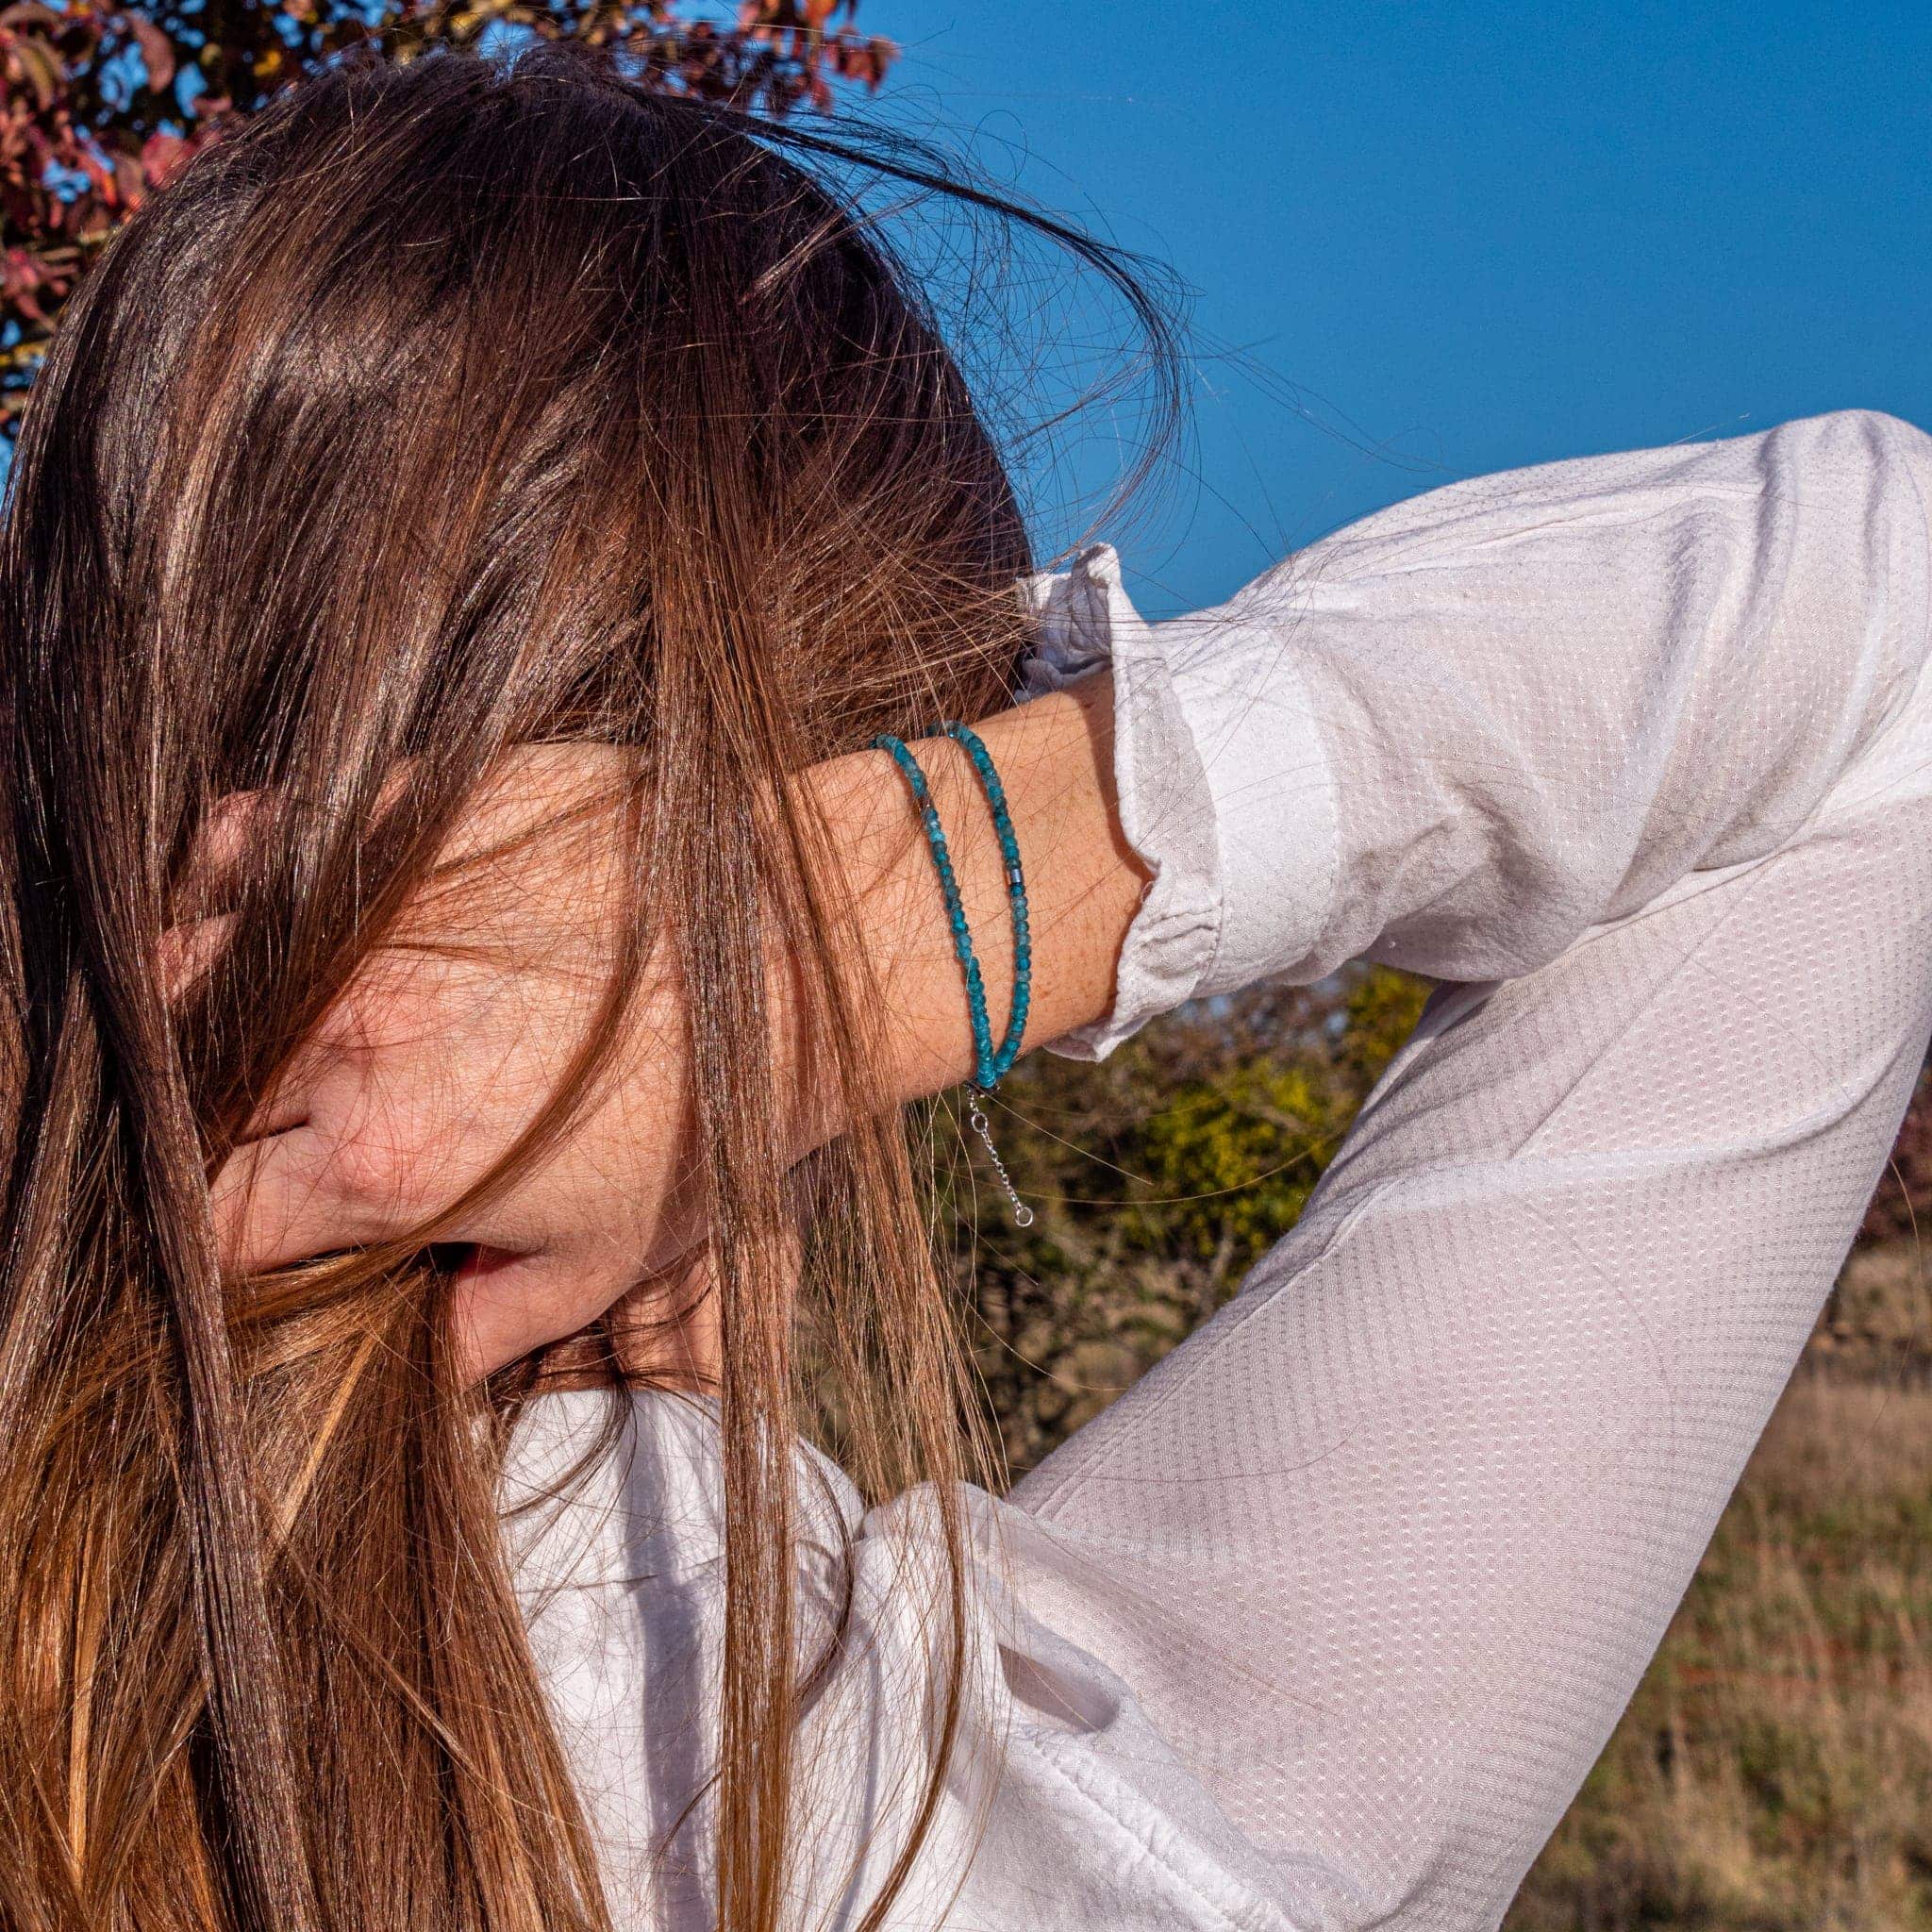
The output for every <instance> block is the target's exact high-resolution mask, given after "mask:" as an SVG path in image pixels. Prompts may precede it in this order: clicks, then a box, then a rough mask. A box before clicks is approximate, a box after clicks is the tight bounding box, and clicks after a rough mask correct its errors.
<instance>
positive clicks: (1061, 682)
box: [1019, 543, 1223, 1060]
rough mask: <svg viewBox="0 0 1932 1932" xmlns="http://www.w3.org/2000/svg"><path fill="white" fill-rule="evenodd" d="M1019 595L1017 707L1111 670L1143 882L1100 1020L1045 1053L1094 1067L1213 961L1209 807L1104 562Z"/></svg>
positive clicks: (1190, 749) (1143, 638) (1127, 819)
mask: <svg viewBox="0 0 1932 1932" xmlns="http://www.w3.org/2000/svg"><path fill="white" fill-rule="evenodd" d="M1021 589H1022V591H1023V593H1024V596H1025V598H1026V600H1027V603H1028V605H1029V607H1030V608H1031V609H1032V611H1033V614H1034V617H1035V619H1036V620H1037V622H1038V624H1039V625H1040V641H1039V643H1038V644H1037V646H1036V647H1035V650H1034V652H1033V654H1032V655H1031V656H1030V657H1029V658H1027V659H1026V662H1025V664H1024V667H1023V683H1022V687H1021V690H1020V692H1019V696H1020V698H1021V699H1022V700H1023V701H1024V700H1025V699H1027V698H1033V697H1040V696H1041V695H1043V694H1044V693H1045V692H1047V691H1060V690H1063V689H1064V688H1065V687H1066V686H1068V685H1070V684H1072V683H1074V681H1075V680H1077V679H1079V678H1082V677H1086V676H1090V675H1092V674H1093V673H1095V672H1098V671H1102V670H1105V669H1107V668H1108V666H1109V665H1110V666H1111V667H1112V670H1113V725H1114V782H1115V786H1116V789H1117V791H1118V793H1119V798H1120V817H1121V829H1122V830H1123V831H1124V833H1125V835H1126V839H1127V842H1128V844H1129V845H1131V846H1132V847H1133V849H1134V851H1135V853H1136V854H1137V855H1138V856H1139V858H1140V859H1141V863H1142V864H1143V865H1145V866H1146V868H1147V871H1148V873H1149V874H1150V875H1151V876H1150V878H1149V881H1148V884H1147V887H1146V890H1145V891H1144V893H1143V894H1142V896H1141V907H1140V910H1139V911H1137V912H1136V913H1135V915H1134V920H1133V924H1131V925H1130V926H1129V927H1128V929H1127V937H1126V942H1125V944H1124V946H1123V948H1122V950H1121V957H1120V964H1119V966H1118V968H1117V969H1116V973H1115V981H1114V1003H1113V1008H1112V1010H1111V1011H1110V1012H1109V1013H1108V1014H1107V1016H1106V1017H1105V1018H1104V1019H1100V1020H1096V1021H1094V1022H1093V1023H1092V1024H1090V1025H1086V1026H1082V1027H1079V1028H1077V1029H1076V1030H1075V1031H1074V1032H1072V1033H1069V1034H1066V1035H1065V1036H1064V1037H1062V1038H1061V1039H1059V1040H1056V1041H1049V1042H1048V1047H1049V1050H1050V1051H1051V1052H1054V1053H1058V1054H1063V1055H1065V1056H1066V1057H1067V1058H1070V1059H1083V1060H1097V1059H1103V1058H1106V1057H1107V1055H1108V1054H1109V1053H1111V1052H1112V1051H1113V1049H1114V1048H1115V1047H1116V1046H1118V1045H1119V1044H1120V1043H1121V1041H1124V1040H1125V1039H1127V1038H1129V1037H1130V1036H1131V1035H1132V1034H1134V1033H1136V1032H1138V1031H1139V1030H1140V1029H1141V1027H1142V1026H1144V1025H1145V1024H1147V1022H1148V1021H1149V1020H1151V1019H1153V1018H1154V1016H1155V1015H1156V1014H1157V1013H1165V1012H1167V1011H1169V1010H1170V1009H1172V1008H1174V1007H1177V1006H1179V1005H1180V1004H1181V1002H1182V1001H1183V1000H1186V999H1188V998H1190V997H1191V996H1192V994H1193V993H1194V991H1196V989H1197V988H1199V987H1200V985H1201V983H1202V981H1203V978H1204V977H1205V975H1206V974H1207V973H1208V968H1209V966H1210V965H1211V964H1212V962H1213V960H1214V957H1215V954H1216V951H1217V949H1218V945H1219V941H1220V936H1221V915H1222V903H1223V895H1222V866H1221V852H1220V845H1219V841H1218V839H1217V836H1216V831H1215V811H1214V800H1213V796H1212V793H1211V792H1210V791H1209V790H1208V774H1207V773H1206V771H1205V770H1204V769H1203V767H1202V763H1201V758H1200V754H1199V752H1198V751H1197V750H1196V748H1195V744H1194V739H1193V734H1192V732H1191V729H1190V728H1189V724H1188V720H1187V717H1186V715H1185V713H1184V711H1183V709H1182V707H1181V703H1180V699H1179V697H1178V696H1177V694H1176V692H1175V691H1174V681H1173V679H1172V677H1171V676H1170V675H1169V671H1168V666H1167V662H1166V660H1165V658H1163V657H1162V655H1161V652H1160V647H1159V643H1158V639H1157V638H1156V635H1155V633H1154V631H1153V630H1152V629H1151V628H1150V627H1149V626H1148V625H1146V624H1145V623H1144V622H1143V621H1142V619H1141V614H1140V612H1139V611H1137V610H1136V609H1135V608H1134V607H1133V605H1132V604H1131V603H1129V602H1128V600H1127V595H1126V592H1125V591H1124V590H1123V589H1122V587H1121V567H1120V559H1119V558H1118V557H1116V556H1115V554H1114V552H1113V550H1112V549H1111V548H1110V547H1109V546H1108V545H1107V544H1105V543H1101V544H1096V545H1094V546H1093V548H1091V549H1090V550H1087V551H1084V552H1083V553H1082V554H1081V555H1080V556H1079V557H1078V558H1075V559H1074V564H1073V567H1072V568H1071V569H1070V570H1067V571H1063V572H1058V573H1053V574H1041V575H1038V576H1035V577H1032V578H1029V579H1027V580H1026V581H1025V582H1024V583H1023V585H1022V586H1021Z"/></svg>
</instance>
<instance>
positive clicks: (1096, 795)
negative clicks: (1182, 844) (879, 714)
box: [805, 673, 1146, 1102]
mask: <svg viewBox="0 0 1932 1932" xmlns="http://www.w3.org/2000/svg"><path fill="white" fill-rule="evenodd" d="M974 728H975V730H976V731H977V732H978V735H979V737H980V738H981V740H982V741H983V742H984V743H985V745H986V748H987V750H988V752H989V753H990V754H991V758H992V761H993V764H994V766H995V767H996V768H997V770H998V773H999V775H1000V781H1001V784H1002V786H1003V788H1004V790H1005V793H1006V802H1007V809H1008V814H1009V817H1010V819H1011V822H1012V826H1013V830H1014V833H1015V835H1016V837H1017V839H1018V841H1019V846H1020V856H1021V863H1022V867H1023V869H1024V874H1025V884H1026V899H1027V904H1028V908H1029V914H1030V922H1029V923H1030V929H1031V937H1032V954H1033V958H1032V997H1031V1004H1030V1008H1029V1012H1028V1018H1027V1027H1026V1037H1025V1045H1026V1046H1027V1047H1029V1048H1030V1047H1033V1046H1038V1045H1041V1044H1044V1043H1045V1042H1046V1041H1050V1040H1056V1039H1058V1038H1060V1037H1061V1036H1062V1035H1064V1034H1067V1033H1070V1032H1072V1031H1073V1030H1074V1029H1075V1028H1076V1027H1079V1026H1082V1025H1085V1024H1088V1023H1089V1022H1090V1021H1092V1020H1096V1019H1099V1018H1101V1017H1102V1016H1103V1015H1105V1014H1106V1012H1107V1011H1108V1008H1110V1007H1111V1005H1112V1001H1113V990H1114V972H1115V967H1116V964H1117V962H1118V960H1119V958H1120V952H1121V946H1122V943H1123V941H1124V938H1125V936H1126V931H1127V928H1128V926H1129V925H1130V924H1132V921H1133V917H1134V912H1135V910H1136V908H1138V907H1139V905H1140V902H1141V894H1142V892H1143V891H1144V890H1145V885H1146V874H1145V871H1144V869H1143V868H1142V867H1141V864H1140V861H1139V860H1138V858H1136V857H1135V855H1134V853H1133V851H1132V849H1131V848H1130V847H1129V846H1128V844H1127V842H1126V840H1125V837H1124V834H1123V833H1122V831H1121V828H1120V819H1119V811H1118V801H1117V799H1116V795H1115V791H1114V779H1113V690H1112V680H1111V677H1110V676H1109V675H1107V674H1104V673H1103V674H1101V675H1096V676H1094V677H1091V678H1086V679H1082V680H1081V681H1080V682H1079V683H1077V684H1075V685H1074V686H1071V687H1069V688H1068V689H1066V690H1064V691H1056V692H1054V693H1052V694H1051V695H1048V696H1045V697H1041V698H1037V699H1034V700H1032V701H1031V702H1029V703H1027V704H1024V705H1019V706H1015V707H1014V708H1011V709H1009V710H1006V711H1002V712H1000V713H998V714H997V715H996V716H994V717H991V718H988V719H984V720H981V721H979V722H978V723H977V724H975V727H974ZM912 749H913V751H914V753H915V755H916V756H917V758H918V759H919V762H920V764H921V766H922V767H923V768H924V773H925V775H926V781H927V784H928V786H929V787H930V790H931V795H932V802H933V805H934V807H935V808H936V809H937V810H938V812H939V815H940V820H941V824H943V826H944V828H945V836H946V843H947V846H948V849H949V852H950V855H951V858H952V864H953V870H954V874H955V877H956V879H957V881H958V891H959V897H960V901H961V904H962V907H963V909H964V911H965V915H966V921H967V924H968V927H969V929H970V931H971V933H972V937H973V946H974V953H975V955H976V957H977V958H978V961H979V966H980V972H981V974H982V976H983V979H984V982H985V988H986V1001H987V1008H988V1020H989V1022H990V1024H991V1029H992V1033H993V1037H994V1038H995V1039H999V1038H1001V1037H1003V1036H1004V1033H1005V1031H1006V1027H1007V1024H1008V1018H1009V1015H1010V1008H1011V998H1012V992H1013V978H1014V975H1013V929H1012V919H1011V912H1010V908H1009V906H1008V888H1007V876H1006V864H1005V860H1004V858H1003V856H1002V854H1001V850H1000V842H999V838H998V835H997V832H996V830H995V828H994V824H993V821H992V815H991V811H990V809H989V808H988V805H987V801H986V797H985V794H984V791H982V789H981V786H980V783H979V780H978V778H977V776H976V775H975V774H974V770H973V766H972V763H971V761H970V759H969V758H968V757H967V754H966V753H965V751H964V750H963V749H962V748H961V747H960V746H959V745H958V744H957V743H955V742H954V741H951V740H950V739H945V738H928V739H922V740H919V741H916V742H915V743H914V744H913V746H912ZM805 783H806V784H807V786H808V789H809V791H810V794H811V801H812V803H813V805H814V806H815V807H816V808H817V809H818V810H819V811H820V812H821V813H822V814H823V816H824V823H825V824H826V827H827V830H828V832H829V834H830V838H831V842H832V846H833V849H834V852H835V854H836V856H837V860H838V863H839V866H840V869H841V874H842V876H843V878H844V880H845V881H846V884H847V890H848V891H849V892H850V894H851V899H852V904H853V907H854V909H855V912H856V915H857V923H858V931H859V943H860V944H861V945H862V947H863V949H864V952H865V964H866V967H867V969H868V974H867V976H868V977H869V980H870V983H871V985H872V986H873V987H874V988H875V989H876V991H877V994H878V997H879V1000H880V1017H881V1021H882V1026H881V1034H882V1040H881V1044H882V1047H883V1051H884V1056H885V1061H886V1064H885V1066H884V1068H883V1069H882V1072H883V1074H884V1079H885V1083H886V1086H887V1088H888V1093H887V1095H886V1096H885V1097H887V1098H889V1099H890V1100H891V1101H895V1102H904V1101H908V1100H914V1099H918V1098H920V1097H922V1096H923V1095H925V1094H928V1093H934V1092H937V1091H941V1089H943V1088H946V1087H950V1086H953V1085H955V1084H956V1083H958V1081H961V1080H964V1079H966V1078H968V1077H970V1075H971V1074H972V1073H973V1070H974V1054H973V1037H972V1031H971V1025H970V1022H969V1018H968V1009H967V1001H966V992H965V987H964V983H963V979H962V976H961V973H960V968H959V962H958V958H957V957H956V955H955V952H954V941H953V931H952V925H951V922H950V919H949V917H948V914H947V908H946V905H945V901H944V897H943V894H942V892H941V887H940V882H939V875H938V873H937V871H936V869H935V867H934V864H933V860H932V856H931V854H930V852H929V850H928V848H927V845H926V841H925V840H924V837H923V836H922V833H921V829H920V825H919V822H918V817H917V813H916V810H915V808H914V806H913V803H912V799H911V794H910V792H909V791H908V788H907V785H906V781H905V779H904V777H903V776H902V775H901V774H900V773H899V771H898V770H897V769H896V767H895V766H894V764H893V762H892V760H891V757H890V756H889V755H888V754H887V753H885V752H883V751H869V752H859V753H855V754H852V755H851V756H848V757H846V758H837V759H833V760H830V761H828V762H827V763H826V764H824V765H821V766H817V767H814V768H813V770H812V771H811V772H810V773H808V774H806V779H805ZM861 983H863V982H861Z"/></svg>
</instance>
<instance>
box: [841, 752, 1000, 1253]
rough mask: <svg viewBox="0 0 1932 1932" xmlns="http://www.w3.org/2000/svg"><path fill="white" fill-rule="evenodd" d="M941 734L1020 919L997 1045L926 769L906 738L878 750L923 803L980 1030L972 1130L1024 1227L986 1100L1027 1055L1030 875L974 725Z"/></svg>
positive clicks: (969, 1003) (971, 1011)
mask: <svg viewBox="0 0 1932 1932" xmlns="http://www.w3.org/2000/svg"><path fill="white" fill-rule="evenodd" d="M938 735H939V736H941V737H944V738H950V739H951V740H952V741H954V742H955V743H956V744H958V746H959V748H960V749H961V750H962V751H964V752H965V754H966V756H967V758H968V759H969V760H970V761H971V763H972V766H973V770H974V775H975V776H976V777H977V778H978V780H979V786H980V790H981V791H984V792H985V794H986V804H987V809H988V810H989V811H990V812H991V814H992V824H993V830H994V832H995V833H996V834H997V836H998V838H999V843H1000V858H1001V861H1002V864H1003V865H1004V867H1005V872H1006V882H1007V906H1008V911H1009V912H1010V914H1011V916H1012V922H1013V1002H1012V1009H1011V1013H1010V1015H1009V1017H1008V1022H1007V1034H1006V1038H1005V1039H1004V1040H1002V1041H1000V1043H999V1045H998V1046H997V1047H995V1046H994V1045H993V1041H992V1022H991V1018H990V1017H989V1016H988V1013H987V1007H986V982H985V980H984V979H983V978H982V976H981V974H980V971H979V959H978V956H977V955H976V954H975V953H974V949H973V932H972V928H971V927H970V926H969V925H968V924H967V923H966V906H965V902H964V901H963V900H962V899H961V898H960V896H959V881H958V877H957V876H956V875H955V874H954V871H953V856H952V854H951V852H950V851H949V850H948V849H947V846H946V833H945V827H944V826H943V825H942V824H941V823H940V814H939V808H938V807H937V806H936V805H934V804H933V802H932V789H931V787H930V786H928V785H927V783H926V782H925V773H924V770H922V769H921V766H920V763H919V760H918V759H917V758H914V757H913V755H912V752H911V750H910V748H909V747H908V745H907V743H906V741H904V740H903V739H899V738H894V737H892V736H891V735H890V734H889V733H885V732H881V733H880V734H879V736H877V737H876V738H874V740H873V741H872V743H873V748H874V750H876V751H883V752H887V753H890V754H891V759H892V762H893V763H894V764H895V765H897V766H898V768H899V770H900V771H901V773H903V774H904V775H905V778H906V783H907V784H908V786H909V787H910V788H911V791H912V802H913V804H914V805H915V806H916V807H917V808H918V811H919V823H920V827H921V829H922V830H923V831H924V833H925V843H926V848H927V850H928V851H929V852H930V853H931V854H932V862H933V870H934V871H935V872H937V873H938V874H939V880H940V892H941V897H942V898H943V899H944V901H945V906H946V919H947V922H948V923H949V924H950V925H951V927H952V932H953V955H954V957H955V958H957V959H958V962H959V971H960V974H962V976H963V977H964V979H965V982H966V1017H967V1022H968V1024H969V1025H970V1027H971V1029H972V1034H973V1076H972V1079H971V1081H970V1082H969V1083H968V1085H969V1091H971V1093H972V1095H973V1103H972V1106H971V1108H969V1109H968V1113H967V1119H968V1121H969V1122H970V1124H972V1127H973V1130H974V1133H976V1134H977V1135H978V1136H979V1138H980V1140H981V1141H984V1142H985V1143H986V1151H987V1155H988V1157H989V1158H991V1161H992V1165H993V1172H994V1173H995V1174H998V1175H999V1179H1000V1185H1001V1187H1003V1188H1004V1189H1005V1190H1006V1192H1007V1198H1008V1200H1009V1201H1010V1202H1011V1203H1012V1204H1013V1220H1014V1221H1015V1223H1016V1224H1018V1225H1020V1226H1021V1227H1030V1226H1031V1225H1032V1224H1033V1210H1032V1208H1029V1207H1027V1206H1026V1204H1025V1203H1024V1201H1022V1200H1021V1198H1020V1195H1019V1191H1018V1190H1017V1189H1016V1188H1015V1187H1014V1186H1013V1180H1012V1176H1011V1175H1010V1174H1008V1172H1007V1165H1006V1162H1005V1161H1003V1160H1002V1159H1001V1158H1000V1154H999V1149H998V1148H997V1147H995V1146H994V1145H993V1140H992V1130H991V1127H990V1126H989V1125H988V1123H987V1117H986V1099H987V1096H988V1095H989V1094H990V1093H991V1091H993V1089H994V1088H995V1087H997V1086H998V1085H999V1083H1000V1081H1001V1080H1002V1079H1003V1078H1004V1077H1005V1076H1006V1074H1007V1070H1008V1068H1009V1067H1011V1065H1012V1064H1013V1062H1014V1061H1015V1060H1016V1059H1018V1058H1020V1047H1021V1042H1022V1041H1024V1038H1025V1033H1026V1012H1027V1008H1028V1006H1029V1005H1030V1003H1031V1000H1032V996H1033V937H1032V933H1031V931H1030V929H1029V927H1028V924H1027V919H1026V878H1025V874H1024V870H1023V869H1022V867H1021V864H1020V841H1019V838H1018V836H1017V835H1016V834H1015V832H1014V830H1013V821H1012V817H1011V815H1010V814H1009V813H1008V810H1007V793H1006V788H1005V787H1004V786H1003V785H1002V784H1001V783H1000V775H999V772H998V770H997V769H996V768H995V766H994V764H993V761H992V754H991V752H989V751H988V750H987V748H986V745H985V744H984V742H983V741H981V739H980V736H979V734H978V733H977V732H976V731H974V729H973V728H972V726H971V725H968V724H958V723H957V722H956V721H955V720H953V719H946V720H945V721H943V722H942V723H941V725H940V727H939V733H938Z"/></svg>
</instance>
